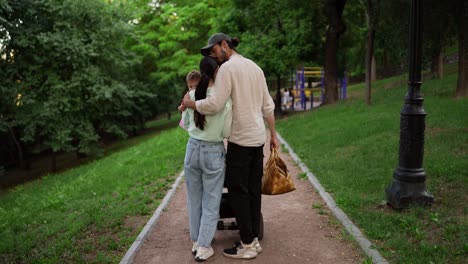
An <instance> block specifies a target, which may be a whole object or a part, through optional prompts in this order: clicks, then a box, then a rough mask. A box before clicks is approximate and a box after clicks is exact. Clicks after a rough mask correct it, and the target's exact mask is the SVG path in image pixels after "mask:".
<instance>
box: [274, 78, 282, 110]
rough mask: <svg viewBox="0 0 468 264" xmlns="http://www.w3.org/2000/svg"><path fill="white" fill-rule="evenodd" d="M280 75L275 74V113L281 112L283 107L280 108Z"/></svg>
mask: <svg viewBox="0 0 468 264" xmlns="http://www.w3.org/2000/svg"><path fill="white" fill-rule="evenodd" d="M281 103H282V102H281V75H279V74H278V75H276V100H275V109H276V113H277V114H280V115H281V114H283V109H281Z"/></svg>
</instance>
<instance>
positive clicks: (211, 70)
mask: <svg viewBox="0 0 468 264" xmlns="http://www.w3.org/2000/svg"><path fill="white" fill-rule="evenodd" d="M218 68H219V66H218V62H217V61H216V59H215V58H212V57H209V56H206V57H204V58H203V59H202V60H201V61H200V74H201V78H200V81H199V83H198V85H197V87H196V89H195V90H193V89H192V90H191V91H190V92H189V96H190V98H192V100H195V99H198V100H201V99H204V98H206V96H207V95H210V94H211V93H215V92H214V91H213V90H216V89H217V88H215V86H214V80H215V76H216V73H217V71H218ZM231 106H232V103H231V100H229V99H228V100H226V101H225V102H224V103H223V105H222V106H221V109H220V111H218V113H216V114H215V115H210V116H208V115H207V116H205V115H203V114H202V113H200V112H198V111H194V110H192V109H190V108H187V109H185V107H184V105H183V104H182V105H181V106H179V109H181V110H184V112H183V114H182V115H183V118H182V120H183V121H184V126H185V127H187V130H188V133H189V135H190V139H189V141H188V143H187V150H186V153H185V161H184V172H185V183H186V186H187V208H188V215H189V225H190V239H191V240H192V242H193V244H192V254H194V255H195V260H196V261H205V260H207V259H208V258H210V257H211V256H213V254H214V251H213V248H212V247H211V241H212V240H213V237H214V234H215V231H216V226H217V223H218V220H219V206H220V202H221V195H222V192H223V184H224V173H225V151H224V142H223V139H224V138H225V137H229V134H230V126H231V122H232V115H231V109H232V107H231Z"/></svg>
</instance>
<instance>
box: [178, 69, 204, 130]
mask: <svg viewBox="0 0 468 264" xmlns="http://www.w3.org/2000/svg"><path fill="white" fill-rule="evenodd" d="M200 78H201V75H200V72H199V71H197V70H193V71H191V72H189V73H188V74H187V76H186V77H185V84H186V85H187V89H186V90H185V93H187V92H190V91H194V90H195V88H197V85H198V82H199V81H200ZM185 93H184V94H185ZM177 109H178V110H179V111H181V112H183V111H184V109H185V108H184V106H183V104H181V105H180V106H179V107H177ZM179 126H180V127H182V128H183V129H185V130H187V127H184V120H183V118H182V119H181V120H180V122H179Z"/></svg>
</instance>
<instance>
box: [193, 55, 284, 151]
mask: <svg viewBox="0 0 468 264" xmlns="http://www.w3.org/2000/svg"><path fill="white" fill-rule="evenodd" d="M229 97H231V98H232V126H231V137H230V138H229V142H232V143H235V144H237V145H240V146H244V147H257V146H261V145H263V144H265V141H266V135H265V122H264V119H263V118H264V117H268V116H270V115H273V111H274V109H275V104H274V102H273V99H272V98H271V96H270V93H269V92H268V87H267V84H266V80H265V75H264V74H263V71H262V69H261V68H260V67H258V66H257V64H255V63H254V62H253V61H251V60H249V59H246V58H244V57H243V56H241V55H239V54H233V55H232V56H231V57H230V59H229V60H228V61H227V62H225V63H224V64H223V65H222V66H221V67H220V68H219V71H218V74H217V76H216V80H215V88H214V89H213V92H212V93H211V94H210V95H208V96H207V97H206V98H205V99H203V100H199V101H196V107H197V110H198V111H199V112H200V113H202V114H205V115H212V114H215V113H217V112H219V111H221V109H222V108H223V107H224V104H225V103H226V101H227V99H228V98H229Z"/></svg>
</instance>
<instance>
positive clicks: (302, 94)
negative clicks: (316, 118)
mask: <svg viewBox="0 0 468 264" xmlns="http://www.w3.org/2000/svg"><path fill="white" fill-rule="evenodd" d="M306 77H307V78H319V79H320V83H321V87H320V88H313V87H307V88H305V83H306ZM314 92H320V93H321V101H322V103H323V102H324V99H325V87H324V71H323V68H322V67H304V66H303V67H302V68H301V69H300V70H297V71H296V89H295V93H294V95H295V96H296V95H297V94H299V99H300V104H301V108H302V109H303V110H306V101H307V98H309V97H310V108H311V109H312V108H313V107H314ZM293 109H294V108H293Z"/></svg>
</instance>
